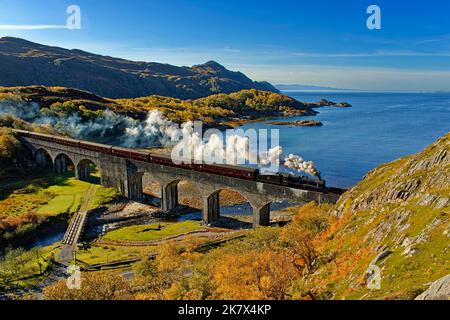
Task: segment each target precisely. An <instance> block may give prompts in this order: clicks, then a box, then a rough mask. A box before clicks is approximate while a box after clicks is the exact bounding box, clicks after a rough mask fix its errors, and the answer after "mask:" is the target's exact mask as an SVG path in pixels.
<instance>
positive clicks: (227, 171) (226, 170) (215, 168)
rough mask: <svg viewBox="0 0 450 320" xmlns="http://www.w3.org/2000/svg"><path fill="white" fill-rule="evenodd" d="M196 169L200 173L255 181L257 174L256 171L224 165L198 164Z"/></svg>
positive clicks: (257, 171)
mask: <svg viewBox="0 0 450 320" xmlns="http://www.w3.org/2000/svg"><path fill="white" fill-rule="evenodd" d="M196 169H197V170H198V171H201V172H206V173H212V174H219V175H225V176H229V177H233V178H240V179H245V180H255V179H256V176H257V174H258V173H259V170H258V169H253V168H247V167H240V166H230V165H225V164H198V165H196Z"/></svg>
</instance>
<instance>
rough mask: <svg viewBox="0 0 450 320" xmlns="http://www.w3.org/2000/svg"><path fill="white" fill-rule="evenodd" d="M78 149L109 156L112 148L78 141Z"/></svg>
mask: <svg viewBox="0 0 450 320" xmlns="http://www.w3.org/2000/svg"><path fill="white" fill-rule="evenodd" d="M80 148H81V149H86V150H90V151H96V152H101V153H105V154H111V149H112V146H110V145H106V144H100V143H95V142H87V141H80Z"/></svg>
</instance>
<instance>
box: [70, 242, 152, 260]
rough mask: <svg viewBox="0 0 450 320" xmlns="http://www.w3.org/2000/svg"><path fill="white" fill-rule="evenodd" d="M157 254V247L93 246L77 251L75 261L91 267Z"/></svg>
mask: <svg viewBox="0 0 450 320" xmlns="http://www.w3.org/2000/svg"><path fill="white" fill-rule="evenodd" d="M155 252H157V246H145V247H131V246H130V247H122V246H103V245H102V246H97V245H93V246H92V247H90V248H89V249H87V250H79V251H77V260H79V261H81V262H83V263H86V264H89V265H93V264H99V263H108V262H113V261H120V260H129V259H135V258H136V259H142V258H144V257H148V256H149V255H150V254H152V253H155Z"/></svg>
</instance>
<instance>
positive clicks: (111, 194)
mask: <svg viewBox="0 0 450 320" xmlns="http://www.w3.org/2000/svg"><path fill="white" fill-rule="evenodd" d="M118 196H119V193H118V191H117V190H116V189H114V188H105V187H102V186H96V187H95V193H94V196H93V197H92V200H91V203H90V204H89V210H92V209H95V208H97V207H99V206H102V205H104V204H105V203H109V202H111V201H113V200H114V199H115V198H117V197H118Z"/></svg>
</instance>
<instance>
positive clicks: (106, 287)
mask: <svg viewBox="0 0 450 320" xmlns="http://www.w3.org/2000/svg"><path fill="white" fill-rule="evenodd" d="M133 297H134V296H133V294H132V290H131V286H130V284H129V283H128V281H127V280H126V279H125V278H124V277H122V276H120V275H115V274H108V273H105V272H94V273H91V272H84V273H82V275H81V289H69V288H68V287H67V283H66V280H62V281H59V282H57V283H55V284H53V285H51V286H48V287H46V288H44V298H45V299H46V300H129V299H133Z"/></svg>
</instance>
